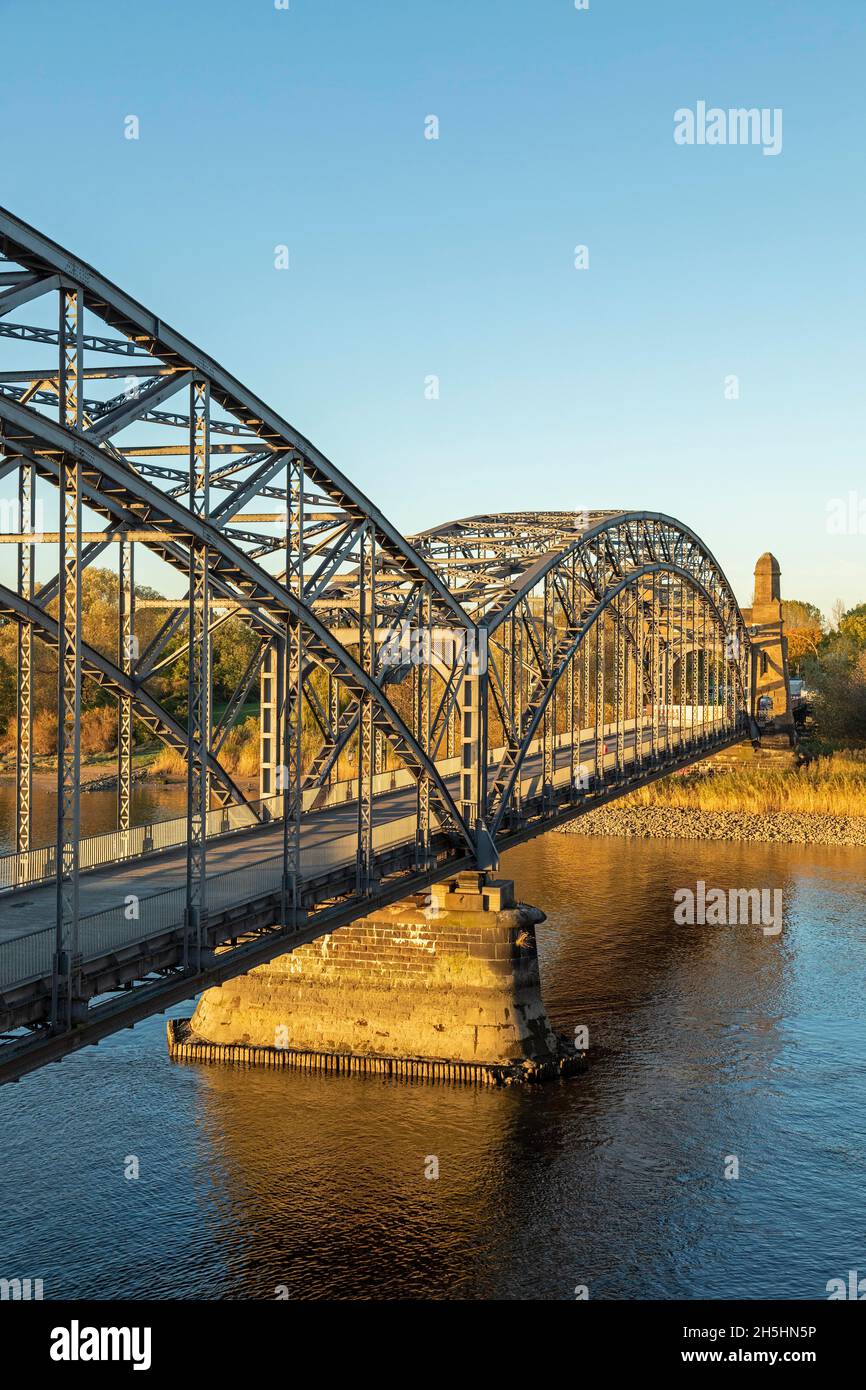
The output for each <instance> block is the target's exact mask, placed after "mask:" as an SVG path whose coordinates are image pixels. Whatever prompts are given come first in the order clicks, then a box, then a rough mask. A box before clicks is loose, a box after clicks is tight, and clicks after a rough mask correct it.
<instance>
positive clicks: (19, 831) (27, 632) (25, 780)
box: [15, 459, 36, 854]
mask: <svg viewBox="0 0 866 1390" xmlns="http://www.w3.org/2000/svg"><path fill="white" fill-rule="evenodd" d="M18 513H19V515H18V524H19V528H20V530H21V531H27V532H29V533H30V535H33V532H34V531H35V529H36V470H35V469H34V467H33V464H32V463H28V462H26V461H25V460H24V459H22V460H21V466H20V468H19V470H18ZM35 563H36V550H35V548H34V546H33V545H32V544H26V543H25V544H19V546H18V592H19V594H20V595H21V597H22V598H25V599H28V600H32V599H33V593H34V583H35ZM17 672H18V681H17V697H16V698H17V717H16V725H17V730H16V740H15V808H16V813H15V825H16V847H17V849H18V853H19V854H23V853H24V852H25V851H27V850H29V848H30V826H31V814H32V810H31V808H32V791H33V624H32V623H19V624H18V662H17Z"/></svg>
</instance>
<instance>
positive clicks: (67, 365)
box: [0, 211, 751, 1079]
mask: <svg viewBox="0 0 866 1390" xmlns="http://www.w3.org/2000/svg"><path fill="white" fill-rule="evenodd" d="M0 257H2V259H0V478H3V479H6V480H8V481H7V490H8V491H9V493H10V499H9V501H8V502H7V503H6V504H5V505H6V516H7V518H11V521H9V522H8V524H7V525H6V526H5V527H4V534H3V536H2V537H0V539H2V540H3V541H4V542H5V545H6V549H4V550H2V551H0V563H2V561H3V560H6V559H7V557H8V563H7V565H6V567H5V568H4V569H2V571H0V575H2V583H0V616H2V618H3V619H4V620H5V623H6V625H7V627H8V628H10V630H12V631H14V642H15V653H16V661H17V675H18V680H17V708H16V717H15V721H14V729H15V745H16V759H15V767H16V793H15V802H16V834H15V845H14V847H13V848H12V849H11V851H10V853H9V854H7V855H6V856H5V859H4V860H3V863H2V865H0V869H2V878H0V891H2V890H4V889H5V890H6V892H7V893H8V894H9V895H10V900H11V898H12V897H14V896H15V895H17V896H18V898H19V899H20V900H22V901H24V902H26V903H29V904H30V906H31V911H30V921H31V924H32V925H31V929H30V930H28V931H22V932H15V933H14V934H12V935H11V936H9V937H8V939H7V938H5V937H3V936H2V935H0V1027H2V1028H3V1029H4V1030H5V1032H4V1038H5V1040H4V1042H3V1043H2V1045H0V1079H8V1078H15V1077H17V1076H19V1075H21V1074H23V1073H24V1072H25V1071H27V1070H30V1069H32V1068H33V1067H36V1066H38V1065H41V1064H42V1062H44V1061H48V1060H53V1059H56V1058H58V1057H60V1056H63V1055H65V1053H66V1052H68V1051H71V1050H73V1049H74V1048H75V1047H77V1046H80V1045H81V1044H82V1043H87V1042H94V1041H98V1039H99V1037H101V1036H105V1035H106V1034H107V1033H109V1032H112V1031H114V1030H115V1029H116V1028H117V1027H121V1026H124V1025H127V1024H129V1023H131V1022H134V1021H136V1019H138V1018H141V1017H145V1016H146V1015H147V1014H149V1013H153V1012H156V1011H159V1010H161V1009H164V1008H166V1007H167V1006H168V1005H169V1004H171V1003H173V1002H175V1001H176V1000H178V999H182V998H187V997H190V996H192V995H193V994H195V993H197V992H198V991H199V990H200V989H202V988H203V987H205V986H206V985H208V984H212V983H216V982H218V981H220V980H222V979H225V978H228V977H230V976H231V975H233V974H238V973H241V972H242V971H244V970H247V969H250V968H251V967H252V966H254V965H255V964H258V963H261V962H263V961H265V960H267V959H269V958H270V957H272V956H274V955H276V954H279V953H281V952H283V951H285V950H288V949H291V948H292V946H294V945H296V944H300V943H301V942H302V941H308V940H311V939H313V938H314V937H315V936H317V935H320V934H322V933H323V932H327V931H330V930H333V929H334V928H335V927H336V926H339V925H341V924H343V923H345V922H348V921H350V920H352V918H354V917H356V916H358V915H361V914H363V913H364V912H365V911H369V910H371V909H372V908H373V907H375V906H378V905H381V904H382V903H384V902H386V901H393V900H396V899H397V898H399V897H401V896H404V895H405V894H406V893H408V892H411V891H416V890H419V889H423V888H424V887H425V886H426V885H429V883H430V882H431V881H433V880H434V879H435V878H437V877H441V876H442V875H443V874H445V873H448V872H450V871H452V870H454V869H455V868H460V867H471V866H476V867H479V868H481V869H486V868H490V867H492V866H494V865H495V864H496V862H497V858H498V854H499V852H500V851H501V850H502V849H504V848H506V847H507V846H508V845H510V844H514V843H516V842H518V841H519V840H520V839H524V838H526V837H527V836H529V835H532V834H537V833H539V832H540V831H541V830H543V829H546V828H548V827H549V826H551V825H554V824H556V823H558V822H560V821H563V820H565V819H568V818H569V817H572V816H574V815H578V814H581V813H582V812H583V811H585V810H586V809H589V808H590V807H592V806H594V805H598V804H599V803H600V802H601V801H604V800H607V799H609V798H610V797H612V796H616V795H620V794H622V793H623V792H624V791H627V790H629V789H632V788H634V787H635V786H638V785H641V784H642V783H644V782H647V781H649V780H652V779H653V778H655V777H658V776H662V775H664V774H665V773H667V772H670V771H671V770H672V769H674V768H677V767H681V766H684V765H686V764H688V763H689V762H692V761H695V760H696V759H698V758H701V757H704V756H706V755H707V754H708V753H709V752H711V751H713V750H714V749H717V748H719V747H722V746H725V745H726V744H727V743H730V742H732V741H734V740H736V739H738V738H741V737H743V735H744V733H747V732H748V731H749V729H750V727H751V726H750V716H751V693H750V692H751V670H750V648H749V638H748V633H747V630H746V628H745V626H744V623H743V618H742V615H741V613H740V610H739V608H738V606H737V603H736V600H735V598H734V595H733V593H732V591H731V588H730V585H729V584H728V582H727V580H726V578H725V576H724V573H723V571H722V570H721V568H720V566H719V564H718V563H717V561H716V560H715V559H714V557H713V556H712V554H710V552H709V551H708V550H707V549H706V547H705V546H704V545H703V544H702V543H701V541H700V540H699V538H698V537H697V536H696V535H695V534H694V533H693V532H692V531H691V530H689V528H688V527H686V526H684V525H682V524H681V523H679V522H677V521H675V520H674V519H673V518H671V517H668V516H663V515H660V514H657V513H652V512H626V511H609V512H593V513H590V514H578V513H571V512H527V513H514V514H508V515H486V516H476V517H471V518H468V519H464V520H461V521H455V522H453V523H450V524H448V525H445V526H441V527H437V528H435V529H434V530H430V531H426V532H423V533H422V534H420V535H417V536H415V537H412V538H410V539H408V540H407V539H404V537H403V536H402V535H401V534H400V533H399V531H397V529H396V528H395V527H394V526H393V525H392V524H391V523H390V522H389V521H388V520H387V519H386V518H385V516H384V515H383V514H382V513H381V512H380V511H379V510H378V509H377V508H376V507H375V506H374V505H373V504H372V502H370V501H369V499H368V498H366V497H365V496H364V495H363V493H361V492H360V491H359V489H358V488H356V487H355V486H354V484H352V483H351V482H350V480H349V479H348V478H346V477H345V476H344V475H343V474H341V473H340V472H339V471H338V470H337V469H336V468H335V467H334V466H333V465H332V464H331V463H330V462H329V460H328V459H326V458H325V457H324V456H323V455H322V454H321V453H320V452H319V451H318V450H317V449H316V448H315V447H314V446H313V445H312V444H311V443H310V442H309V441H308V440H306V439H305V438H304V437H303V436H302V435H300V434H299V433H298V432H297V431H296V430H295V429H294V428H293V427H292V426H291V425H290V424H289V423H288V422H287V421H285V420H283V419H282V418H281V417H280V416H279V415H278V414H277V413H276V412H274V411H273V410H271V409H270V408H269V407H268V406H267V405H265V403H264V402H262V401H260V400H258V399H257V398H256V397H255V396H254V395H253V394H252V393H251V392H249V391H248V390H247V389H246V388H245V387H244V386H243V385H241V383H240V382H238V381H237V380H235V379H234V378H233V377H232V376H230V375H229V374H228V373H227V372H225V371H224V370H223V369H222V368H221V367H220V366H219V364H218V363H216V362H215V361H213V360H212V359H211V358H209V357H208V356H206V355H205V354H204V353H202V352H201V351H199V349H197V348H196V347H194V346H193V345H192V344H191V343H189V342H188V341H186V340H185V339H184V338H182V337H181V336H180V335H179V334H177V333H175V332H174V331H173V330H172V329H170V328H169V327H168V326H167V325H166V324H165V323H163V322H162V321H161V320H160V319H158V318H156V317H155V316H154V315H153V314H152V313H150V312H149V311H148V310H146V309H145V308H143V307H142V306H141V305H139V304H137V303H136V302H135V301H134V300H132V299H131V298H130V297H129V296H127V295H126V294H124V293H123V292H122V291H121V290H119V289H118V288H117V287H116V286H114V285H112V284H111V283H110V282H109V281H108V280H106V279H105V278H104V277H102V276H101V275H99V274H98V273H97V272H96V271H95V270H93V269H92V268H91V267H90V266H88V265H86V264H85V263H84V262H82V261H80V260H78V259H77V258H76V257H74V256H72V255H70V254H69V253H68V252H66V251H64V250H63V249H62V248H61V247H59V246H57V245H56V244H54V243H53V242H51V241H49V240H48V239H47V238H45V237H44V236H42V235H41V234H40V233H38V232H37V231H35V230H34V229H33V228H31V227H28V226H27V225H26V224H24V223H22V222H21V221H19V220H18V219H17V218H15V217H14V216H12V215H11V214H9V213H6V212H3V211H0ZM13 488H14V493H13ZM10 507H11V510H10ZM143 553H146V555H147V556H148V557H149V558H148V561H147V563H148V565H149V566H150V567H151V568H153V566H154V565H158V567H159V568H160V570H161V572H163V573H164V574H165V576H166V587H168V588H171V589H172V591H173V592H174V594H175V597H174V598H173V599H171V600H170V601H168V602H166V603H165V605H164V608H163V610H162V612H161V614H160V621H159V622H158V624H157V626H156V628H155V629H154V630H149V635H148V638H147V640H146V641H145V640H143V637H142V634H143V632H144V626H143V624H142V603H143V600H142V598H141V594H140V586H138V585H137V584H136V581H135V574H136V571H137V570H138V571H139V572H140V571H141V568H142V558H143ZM106 564H107V565H108V567H109V568H110V570H111V571H112V573H113V574H114V575H116V592H117V611H116V632H115V634H114V638H115V639H116V640H114V639H113V640H112V645H111V649H110V650H109V649H106V644H105V642H104V641H103V642H102V643H101V645H100V644H97V643H95V641H94V640H90V634H89V627H88V619H89V615H88V612H86V611H83V608H82V598H83V577H84V575H85V573H86V572H87V571H89V570H90V571H92V570H94V569H95V568H102V567H105V566H106ZM230 619H234V620H237V621H240V622H242V623H243V625H244V628H245V630H246V631H248V633H249V634H251V639H252V640H251V643H250V651H251V655H250V657H249V660H248V661H247V662H246V664H245V667H244V669H243V671H242V674H241V675H240V678H239V679H238V681H237V684H236V688H235V689H234V690H233V691H232V693H231V696H230V698H229V699H228V701H227V703H226V705H225V707H224V708H222V709H220V710H219V711H217V710H216V708H215V705H214V700H213V644H214V637H215V634H216V633H218V631H219V629H220V627H221V626H222V625H223V624H225V623H226V622H227V621H229V620H230ZM151 626H152V625H151ZM40 651H42V652H47V654H48V655H47V657H43V658H42V660H43V661H44V660H46V659H47V660H48V661H49V662H51V663H53V666H55V667H56V673H57V674H56V710H55V712H56V722H57V818H56V833H55V835H54V837H53V842H52V843H50V844H48V845H45V844H41V845H37V844H35V843H34V828H33V823H34V818H33V756H34V738H33V734H34V727H35V723H36V715H37V709H36V681H35V671H36V668H37V655H38V653H39V652H40ZM184 665H185V666H186V668H187V672H188V674H187V678H186V692H185V699H184V700H183V701H182V702H181V703H180V705H178V703H177V701H175V702H174V703H172V702H171V701H169V700H168V699H167V697H166V696H165V694H164V683H163V679H162V678H163V677H164V676H165V674H166V672H167V671H174V672H175V673H176V672H177V671H179V670H182V669H183V666H184ZM85 682H87V683H93V684H94V686H95V687H96V688H98V689H99V690H100V691H101V692H102V695H103V697H104V698H105V699H107V700H110V701H111V702H113V703H114V704H115V705H116V711H117V821H116V829H115V830H114V831H112V832H111V833H109V834H107V835H103V836H97V837H88V838H87V839H84V840H83V839H82V837H81V833H80V786H81V775H80V770H81V747H80V738H81V705H82V688H83V687H84V685H85ZM256 685H258V687H259V692H260V726H261V733H260V780H259V786H258V789H257V790H258V796H257V797H255V798H251V797H248V796H246V795H245V793H244V791H243V789H242V788H241V787H240V786H239V785H238V781H237V778H236V776H233V775H232V774H231V773H230V772H229V771H228V770H227V768H226V767H225V765H224V762H225V759H224V757H223V758H222V759H221V753H223V750H224V748H225V746H226V739H227V737H228V735H229V733H230V731H231V729H232V727H233V725H234V723H235V722H236V721H237V719H238V718H239V717H240V715H241V713H242V712H243V710H244V706H245V703H246V701H247V698H248V696H249V695H250V693H251V692H252V691H253V690H254V688H255V686H256ZM137 725H141V726H142V727H143V728H145V729H146V730H147V731H148V732H149V734H150V735H151V736H153V737H155V738H158V739H159V740H161V741H162V742H163V743H164V744H166V745H167V746H168V747H169V748H171V749H172V750H174V752H175V753H176V754H180V756H181V757H182V759H183V762H184V765H185V767H186V774H187V814H186V816H185V817H184V818H182V823H180V824H178V825H177V826H175V828H174V830H171V831H170V830H168V829H166V826H167V825H168V823H166V825H164V826H157V827H151V828H150V832H151V833H142V830H141V827H139V826H137V825H136V824H135V823H134V817H133V750H134V731H135V728H136V726H137ZM347 766H348V767H349V768H350V770H351V776H348V777H347V776H346V775H345V769H346V767H347ZM328 817H330V818H331V821H330V822H329V821H328ZM328 824H330V825H331V834H330V838H328V836H327V834H326V826H327V825H328ZM229 839H231V842H232V844H233V846H235V850H236V849H237V846H239V845H244V846H247V847H251V848H250V849H249V854H250V862H251V864H252V865H253V866H254V867H253V868H250V867H249V865H248V866H246V867H241V868H236V869H231V870H226V869H224V868H223V859H221V858H220V856H221V855H222V856H223V858H225V855H224V850H223V847H224V846H225V844H226V842H227V841H228V840H229ZM96 841H99V842H100V843H99V844H97V843H96ZM338 842H339V843H338ZM271 851H273V853H271ZM160 856H162V859H161V860H160ZM262 856H264V857H262ZM181 859H182V860H183V861H184V862H183V873H182V884H181V885H180V886H177V887H174V888H172V889H171V890H166V892H152V893H151V892H145V893H143V894H142V895H141V896H140V899H139V897H138V895H136V894H133V895H132V897H133V898H134V899H135V901H134V903H133V904H130V903H129V902H128V901H127V899H128V897H129V896H130V895H129V894H128V893H125V892H124V886H125V883H126V878H127V875H128V868H129V864H130V863H133V862H134V863H137V864H139V866H140V865H141V864H145V865H146V864H148V863H153V864H154V865H159V872H160V873H163V872H165V871H167V869H168V868H169V867H170V866H174V868H175V869H177V866H178V862H179V861H180V860H181ZM265 862H266V863H267V865H268V869H267V873H265V872H264V870H263V868H262V865H263V864H264V863H265ZM232 874H235V876H236V877H235V879H234V880H233V881H232V882H231V883H229V882H228V881H227V880H228V879H230V878H231V875H232ZM126 886H128V885H126ZM97 888H98V889H99V894H98V895H97V892H96V890H97ZM112 891H113V892H114V894H115V898H116V899H117V901H116V902H115V903H109V905H108V906H105V903H106V901H107V898H106V895H108V897H109V898H110V895H111V893H112ZM167 892H168V894H169V896H171V894H173V895H174V896H173V897H172V900H171V903H169V902H167V901H166V900H165V899H166V893H167ZM22 895H23V898H22ZM83 895H84V896H87V897H88V898H90V899H92V902H93V903H94V904H96V903H97V901H98V903H99V909H98V911H97V910H94V911H90V910H88V904H87V903H84V905H82V903H83ZM0 900H2V898H0ZM132 907H134V908H135V914H134V915H131V908H132ZM97 919H99V920H97ZM37 923H38V925H37ZM37 938H38V940H37Z"/></svg>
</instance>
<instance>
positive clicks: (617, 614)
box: [613, 593, 625, 777]
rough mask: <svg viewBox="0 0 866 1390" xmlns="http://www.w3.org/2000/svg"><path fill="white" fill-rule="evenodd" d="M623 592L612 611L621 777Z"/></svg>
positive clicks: (617, 764) (618, 773)
mask: <svg viewBox="0 0 866 1390" xmlns="http://www.w3.org/2000/svg"><path fill="white" fill-rule="evenodd" d="M622 605H623V593H621V594H620V596H619V600H618V602H617V606H616V609H615V611H614V630H613V640H614V657H613V661H614V669H613V685H614V701H615V704H616V759H615V776H617V777H621V776H622V770H623V762H624V759H625V651H624V632H623V630H624V626H625V624H624V619H623V611H622Z"/></svg>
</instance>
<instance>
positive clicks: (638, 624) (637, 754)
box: [634, 579, 646, 772]
mask: <svg viewBox="0 0 866 1390" xmlns="http://www.w3.org/2000/svg"><path fill="white" fill-rule="evenodd" d="M645 621H646V612H645V609H644V596H643V579H639V580H638V590H637V612H636V614H635V642H636V644H637V650H636V653H635V673H634V767H635V772H639V771H640V769H641V767H642V766H643V700H644V647H645V645H646V629H645Z"/></svg>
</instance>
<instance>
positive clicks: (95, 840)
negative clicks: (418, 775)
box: [0, 736, 564, 893]
mask: <svg viewBox="0 0 866 1390" xmlns="http://www.w3.org/2000/svg"><path fill="white" fill-rule="evenodd" d="M560 737H564V736H560ZM536 748H537V742H536V744H534V745H533V750H532V751H535V750H536ZM502 752H503V750H502V749H501V748H493V749H491V750H490V761H491V762H495V761H497V760H498V758H499V757H501V755H502ZM436 766H437V768H438V770H439V773H440V775H441V776H443V777H450V776H456V774H457V773H459V771H460V759H459V758H446V759H442V760H441V761H439V762H437V764H436ZM414 785H415V781H414V778H413V776H412V774H411V773H410V772H408V771H406V770H404V769H401V768H394V769H392V770H389V771H388V772H380V773H377V775H376V777H375V778H374V785H373V791H374V794H375V795H383V794H387V793H388V792H390V791H401V790H404V789H405V788H407V787H410V786H414ZM357 794H358V783H357V778H348V779H346V780H343V781H340V782H332V783H330V784H328V785H326V786H324V787H313V788H310V789H308V790H306V791H305V792H304V793H303V799H302V804H303V810H304V811H305V812H307V811H311V810H313V809H315V810H316V811H322V810H326V809H328V808H329V807H332V806H342V805H346V804H347V803H349V802H352V801H354V800H355V798H356V797H357ZM282 813H283V795H282V792H278V793H277V794H276V795H275V796H269V797H264V798H261V799H258V800H255V801H248V802H247V803H246V804H245V805H243V806H237V805H235V806H221V807H218V808H217V809H216V810H214V811H209V812H208V815H207V827H206V834H207V838H208V840H219V839H220V838H221V837H223V836H225V835H233V834H235V833H236V832H237V831H239V830H250V829H252V827H253V826H256V825H259V824H261V822H262V821H267V822H270V821H274V820H280V819H281V818H282ZM187 826H188V820H187V817H186V816H171V817H169V818H167V819H166V820H155V821H148V822H147V823H145V824H144V825H136V826H132V827H131V828H130V829H129V830H106V831H102V832H100V834H98V835H86V836H85V837H84V838H83V839H81V840H79V842H78V867H79V869H81V870H86V869H99V868H107V867H108V866H109V865H111V864H120V863H123V862H124V861H125V860H127V859H138V858H141V856H142V855H145V854H154V853H158V852H159V851H160V850H167V849H178V848H180V846H181V845H185V844H186V840H187ZM56 873H57V863H56V856H55V846H54V845H53V844H50V845H42V846H40V847H38V848H36V849H29V850H23V851H15V850H10V851H9V852H8V853H7V854H2V855H0V893H2V892H3V891H4V890H8V889H11V888H24V887H33V886H34V885H35V884H38V883H47V882H48V881H49V880H50V879H52V878H54V876H55V874H56Z"/></svg>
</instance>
